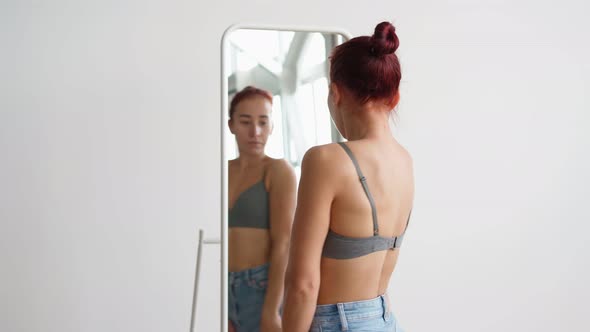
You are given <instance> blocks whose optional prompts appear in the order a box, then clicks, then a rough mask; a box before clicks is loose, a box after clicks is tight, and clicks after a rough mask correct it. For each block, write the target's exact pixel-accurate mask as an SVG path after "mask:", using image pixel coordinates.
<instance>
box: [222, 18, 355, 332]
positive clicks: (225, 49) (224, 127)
mask: <svg viewBox="0 0 590 332" xmlns="http://www.w3.org/2000/svg"><path fill="white" fill-rule="evenodd" d="M240 29H251V30H273V31H303V32H320V33H332V34H339V35H342V36H343V37H344V40H350V39H351V38H352V36H351V34H350V33H348V31H346V30H343V29H339V28H330V27H314V26H288V25H260V24H235V25H232V26H230V27H229V28H227V29H226V30H225V32H224V33H223V37H222V38H221V112H220V114H221V117H220V118H221V131H220V132H221V236H220V238H221V246H220V248H221V287H220V288H221V331H222V332H225V331H227V328H228V326H227V323H228V315H227V273H228V269H227V233H228V229H227V228H228V227H227V222H228V220H227V218H228V216H227V209H228V201H227V179H228V170H227V156H226V155H225V145H226V142H225V131H226V130H227V116H226V115H227V112H228V95H227V91H228V83H227V79H226V75H227V68H228V66H227V59H228V52H229V47H228V46H229V42H228V41H229V35H230V34H231V33H232V32H234V31H235V30H240Z"/></svg>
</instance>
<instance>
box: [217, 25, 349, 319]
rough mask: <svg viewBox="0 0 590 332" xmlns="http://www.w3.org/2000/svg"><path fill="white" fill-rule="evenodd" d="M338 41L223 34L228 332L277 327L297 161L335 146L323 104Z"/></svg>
mask: <svg viewBox="0 0 590 332" xmlns="http://www.w3.org/2000/svg"><path fill="white" fill-rule="evenodd" d="M347 39H348V37H347V34H345V33H342V32H329V31H317V30H316V31H313V30H308V31H303V30H281V29H278V30H273V29H250V28H248V29H244V28H243V29H235V30H232V31H229V32H228V33H226V36H225V38H224V45H223V50H224V51H223V55H224V61H223V69H222V73H223V75H224V77H223V79H224V80H225V82H224V85H223V86H224V87H225V88H224V89H225V91H223V92H222V93H223V94H224V95H223V97H222V98H226V99H225V101H224V102H222V105H223V106H224V107H225V109H224V110H223V111H224V114H225V125H224V132H223V135H224V140H223V142H224V143H223V154H224V156H223V157H224V163H225V166H226V167H227V169H226V172H224V173H225V175H226V179H225V180H226V181H225V184H224V187H225V188H224V190H225V191H224V195H226V197H225V199H226V203H227V206H226V208H227V210H226V211H225V212H224V213H227V216H228V218H227V219H225V218H224V222H225V223H227V224H226V226H227V228H224V229H223V230H222V233H224V234H227V237H226V238H225V240H226V241H227V246H222V247H224V248H226V250H227V256H224V255H222V257H227V262H226V264H227V265H226V267H227V280H225V281H224V282H225V287H227V288H226V289H227V294H228V296H227V298H226V301H227V302H226V305H225V307H226V308H227V318H224V319H228V320H227V321H226V323H227V324H228V328H229V330H230V331H231V330H232V329H233V328H234V327H235V326H233V325H236V324H237V325H240V326H239V328H238V329H237V330H240V329H243V328H245V329H246V330H252V331H255V330H259V329H260V325H261V324H263V325H264V324H267V325H266V326H269V324H270V325H272V324H273V319H274V320H275V321H274V323H280V307H281V305H280V303H281V301H282V295H283V294H282V293H283V286H282V283H283V278H284V269H285V267H286V263H287V255H288V239H289V237H290V224H292V221H293V220H292V218H293V215H294V212H295V211H294V210H295V205H296V190H297V188H296V187H297V183H298V181H299V176H300V173H301V168H300V167H301V161H302V159H303V156H304V154H305V152H306V151H307V150H308V149H309V148H310V147H312V146H315V145H321V144H327V143H332V142H337V141H342V140H343V139H342V137H341V136H340V134H339V133H338V131H337V130H336V128H335V126H334V124H333V122H332V119H331V117H330V112H329V110H328V105H327V99H328V84H329V82H328V81H329V78H328V70H329V67H328V63H329V62H328V61H329V60H328V56H329V55H330V53H331V51H332V49H333V48H334V47H335V46H337V45H339V44H341V43H342V42H344V41H345V40H347ZM246 90H248V91H249V92H248V93H245V91H246ZM236 95H237V96H238V97H236ZM243 96H246V97H244V98H243V99H242V97H243ZM234 99H235V100H234ZM238 100H239V101H238ZM232 101H236V105H234V107H232ZM245 101H249V102H245ZM238 136H239V137H240V138H238ZM277 186H282V187H277ZM277 202H279V203H277ZM222 215H223V213H222ZM222 228H223V226H222ZM268 311H272V312H276V315H274V314H273V315H270V318H269V315H268V314H265V315H266V317H265V319H263V320H266V321H265V322H261V317H262V316H263V312H268ZM277 320H278V321H277ZM222 325H225V323H224V322H222ZM232 326H233V327H232ZM224 330H225V329H224Z"/></svg>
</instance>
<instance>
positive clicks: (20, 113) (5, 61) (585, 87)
mask: <svg viewBox="0 0 590 332" xmlns="http://www.w3.org/2000/svg"><path fill="white" fill-rule="evenodd" d="M587 14H588V5H587V4H586V2H585V1H572V0H569V1H562V2H560V3H558V2H555V1H532V0H531V1H514V0H513V1H502V0H497V1H492V0H487V1H479V2H478V3H477V4H475V3H474V2H472V1H464V0H462V1H460V0H456V1H446V2H445V4H442V3H441V1H436V0H430V1H404V2H401V1H350V0H346V1H342V0H324V1H315V0H299V1H289V2H287V1H270V0H267V1H228V0H217V1H214V2H203V1H194V0H192V1H188V0H186V1H178V0H174V1H121V0H119V1H112V0H106V1H95V2H90V1H66V0H54V1H36V2H23V1H19V2H17V1H6V0H4V1H2V2H1V4H0V38H1V39H0V48H1V52H0V222H1V225H0V330H1V331H6V332H13V331H15V332H16V331H43V332H54V331H55V332H58V331H59V332H65V331H142V332H147V331H188V327H189V323H190V306H191V294H192V280H193V279H192V278H193V274H194V261H195V257H196V240H197V234H198V233H197V230H198V228H203V229H205V232H206V235H207V236H208V237H216V236H219V219H220V210H219V206H220V172H221V168H220V158H221V154H220V151H221V148H220V140H221V131H220V130H221V129H220V124H219V118H220V114H219V112H220V93H221V92H220V41H221V36H222V34H223V32H224V30H225V29H226V28H227V27H228V26H230V25H232V24H235V23H263V24H275V25H276V24H285V25H314V26H325V27H330V26H333V27H340V28H343V29H346V30H348V31H349V32H350V33H351V34H352V35H354V36H356V35H359V34H370V33H372V29H373V27H374V26H375V24H376V23H378V22H380V21H382V20H391V21H393V22H394V23H395V25H396V26H397V29H398V34H399V37H400V41H401V46H400V49H399V55H400V59H401V61H402V66H403V74H404V78H403V82H402V88H401V89H402V102H401V104H400V106H399V109H398V112H399V116H398V119H397V122H398V126H397V127H396V129H395V131H396V136H398V138H399V140H400V141H401V142H402V143H403V144H404V145H405V146H406V147H407V148H408V149H409V150H410V151H411V153H412V155H413V156H414V162H415V175H416V198H415V208H414V213H413V216H412V221H411V224H410V228H409V229H408V233H407V236H406V239H405V241H404V248H403V249H402V254H401V257H400V260H399V264H398V267H397V270H396V272H395V274H394V276H393V278H392V283H391V287H390V292H391V297H392V298H393V305H394V309H395V312H396V315H397V317H398V319H399V320H400V322H401V324H402V326H404V327H405V329H406V331H411V332H414V331H427V332H430V331H499V330H500V331H586V330H587V329H588V322H587V317H588V315H589V314H590V309H589V308H590V306H589V305H588V303H589V301H590V287H589V286H588V280H590V253H589V246H588V244H587V243H586V241H587V238H588V233H589V231H590V226H589V224H590V211H589V209H588V197H589V194H590V189H589V185H590V181H589V180H590V179H589V176H588V169H590V158H589V156H588V155H589V152H588V151H589V150H590V134H588V133H587V130H588V129H589V122H590V101H589V97H588V96H589V95H590V94H589V92H590V91H589V89H590V60H588V59H590V46H589V44H588V40H590V38H589V37H590V36H589V33H588V31H590V21H589V20H588V18H587ZM203 257H204V260H205V261H204V264H205V266H204V268H203V271H202V272H203V278H202V286H201V289H202V292H201V296H200V297H199V305H200V308H199V314H198V316H197V329H198V330H199V331H215V330H217V329H218V326H219V325H218V314H219V296H218V294H219V291H218V288H219V281H218V278H219V256H218V248H217V247H215V246H208V247H206V248H205V253H204V256H203Z"/></svg>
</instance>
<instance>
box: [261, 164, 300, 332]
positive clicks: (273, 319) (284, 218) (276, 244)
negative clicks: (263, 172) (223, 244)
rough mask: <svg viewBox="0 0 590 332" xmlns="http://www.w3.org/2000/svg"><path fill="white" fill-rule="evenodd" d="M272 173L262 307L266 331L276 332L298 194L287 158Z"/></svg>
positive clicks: (278, 325) (274, 167)
mask: <svg viewBox="0 0 590 332" xmlns="http://www.w3.org/2000/svg"><path fill="white" fill-rule="evenodd" d="M269 175H270V238H271V251H270V267H269V273H268V275H269V277H268V278H269V279H268V287H267V290H266V296H265V299H264V306H263V308H262V322H261V331H263V332H265V331H273V332H274V331H276V330H277V329H280V326H281V318H280V316H279V308H280V306H281V304H282V301H283V292H284V279H285V270H286V268H287V259H288V254H289V240H290V238H291V225H292V223H293V218H294V215H295V205H296V196H297V188H296V187H297V180H296V177H295V172H294V170H293V168H292V167H291V166H290V165H289V164H288V163H287V161H286V160H284V159H281V160H278V161H275V162H274V165H272V166H271V173H270V174H269Z"/></svg>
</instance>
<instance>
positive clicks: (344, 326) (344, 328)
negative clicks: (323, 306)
mask: <svg viewBox="0 0 590 332" xmlns="http://www.w3.org/2000/svg"><path fill="white" fill-rule="evenodd" d="M336 305H337V306H338V316H339V317H340V325H342V331H348V321H347V320H346V314H345V313H344V304H342V303H338V304H336Z"/></svg>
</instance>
